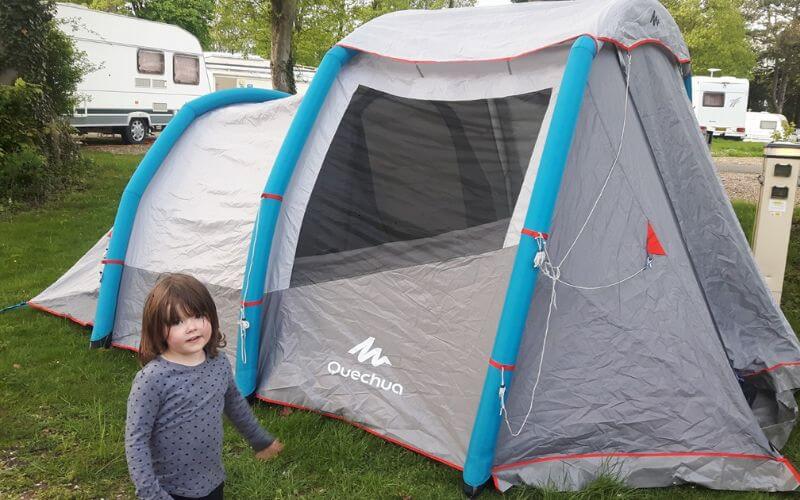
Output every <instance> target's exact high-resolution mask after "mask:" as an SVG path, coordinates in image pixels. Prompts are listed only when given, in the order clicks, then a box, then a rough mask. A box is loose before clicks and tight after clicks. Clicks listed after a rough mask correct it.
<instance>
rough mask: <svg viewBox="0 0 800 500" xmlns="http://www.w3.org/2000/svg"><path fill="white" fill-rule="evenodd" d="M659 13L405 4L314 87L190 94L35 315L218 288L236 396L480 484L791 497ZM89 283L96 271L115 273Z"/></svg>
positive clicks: (124, 333)
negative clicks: (367, 438)
mask: <svg viewBox="0 0 800 500" xmlns="http://www.w3.org/2000/svg"><path fill="white" fill-rule="evenodd" d="M690 81H691V80H690V71H689V54H688V52H687V49H686V46H685V44H684V42H683V40H682V38H681V36H680V33H679V31H678V28H677V26H676V25H675V23H674V21H673V20H672V19H671V17H670V16H669V14H668V12H667V11H666V10H665V9H664V8H663V7H662V6H661V5H660V4H659V3H657V2H655V1H653V0H636V1H628V0H604V1H599V2H598V1H592V2H590V1H572V2H546V3H545V2H543V3H531V4H518V5H508V6H502V7H496V8H480V9H452V10H443V11H433V12H422V11H411V12H400V13H395V14H390V15H386V16H383V17H381V18H378V19H376V20H373V21H371V22H369V23H366V24H365V25H363V26H361V27H360V28H358V29H357V30H356V31H355V32H353V33H352V34H351V35H350V36H348V37H347V38H345V39H344V40H343V41H342V42H340V43H339V44H338V45H337V46H336V47H334V48H333V49H331V51H330V52H329V53H328V55H327V56H326V57H325V59H324V60H323V62H322V64H321V65H320V68H319V70H318V72H317V74H316V76H315V78H314V81H313V82H312V84H311V86H310V88H309V90H308V93H307V94H306V95H305V97H304V98H303V99H302V100H301V99H300V98H298V97H286V98H283V96H282V95H281V94H279V93H274V92H269V91H259V90H253V89H243V90H232V91H223V92H218V93H215V94H211V95H209V96H205V97H202V98H200V99H198V100H196V101H194V102H192V103H190V104H189V105H187V106H185V107H184V108H183V109H182V110H181V111H180V113H179V114H178V115H177V116H176V117H175V119H173V120H172V122H171V123H170V125H169V126H168V127H167V129H166V130H165V131H164V133H163V134H162V135H161V136H160V137H159V138H158V140H157V141H156V143H155V144H154V146H153V147H152V148H151V149H150V151H149V152H148V153H147V155H146V156H145V158H144V159H143V161H142V164H141V165H140V167H139V168H138V169H137V171H136V173H135V174H134V176H133V177H132V179H131V181H130V183H129V185H128V187H127V188H126V190H125V192H124V194H123V196H122V200H121V202H120V207H119V211H118V214H117V217H116V220H115V222H114V228H113V231H112V232H111V233H109V234H108V235H105V236H103V237H102V238H101V239H100V241H99V242H98V243H97V244H96V245H95V247H94V248H92V249H91V250H90V251H89V252H88V253H87V254H86V256H85V257H83V258H82V259H81V260H80V261H79V262H78V263H77V264H75V266H74V267H73V268H72V269H70V270H69V271H68V272H67V273H66V274H65V275H64V276H63V277H62V278H61V279H59V280H58V281H57V282H56V283H54V284H53V285H52V286H51V287H49V288H48V289H47V290H45V291H43V292H42V293H41V294H40V295H39V296H37V297H35V298H33V299H32V300H31V302H30V305H31V306H33V307H37V308H40V309H43V310H46V311H49V312H52V313H54V314H58V315H61V316H66V317H69V318H70V319H73V320H75V321H77V322H79V323H82V324H86V325H93V333H92V343H93V345H96V346H97V345H107V344H108V343H109V342H110V343H111V344H112V345H116V346H118V347H123V348H131V349H135V348H136V347H137V345H138V331H139V327H140V326H139V324H140V314H141V308H142V304H143V301H144V298H145V295H146V293H147V292H148V290H149V289H150V287H152V285H153V284H154V283H155V281H156V280H157V279H158V277H159V276H160V275H161V274H163V273H166V272H187V273H191V274H193V275H195V276H197V277H198V278H200V279H201V280H202V281H204V282H205V283H206V284H207V285H208V286H209V288H210V290H211V291H212V293H213V295H214V297H215V300H216V302H217V305H218V308H219V310H220V319H221V324H222V327H223V330H224V332H226V333H227V336H228V341H229V344H228V345H229V350H228V352H227V354H228V355H229V356H231V358H232V360H233V361H234V362H235V364H236V377H237V383H238V385H239V388H240V390H241V391H242V393H243V394H246V395H249V394H254V395H255V396H256V397H258V398H260V399H262V400H264V401H268V402H271V403H277V404H282V405H287V406H292V407H298V408H305V409H310V410H313V411H317V412H320V413H323V414H325V415H330V416H335V417H336V418H340V419H343V420H346V421H349V422H351V423H353V424H354V425H357V426H359V427H361V428H363V429H364V430H366V431H368V432H371V433H373V434H376V435H378V436H381V437H383V438H385V439H387V440H389V441H391V442H393V443H397V444H399V445H401V446H404V447H406V448H409V449H411V450H414V451H416V452H419V453H421V454H424V455H426V456H429V457H431V458H433V459H435V460H438V461H440V462H442V463H445V464H447V465H449V466H451V467H454V468H456V469H463V473H464V485H465V491H467V493H469V494H474V493H476V492H477V491H479V490H480V488H481V487H482V486H483V485H484V484H485V483H487V482H488V481H489V480H493V481H494V483H495V485H496V486H497V487H498V488H500V489H501V490H505V489H507V488H509V487H510V486H511V485H514V484H530V485H540V486H541V485H547V486H551V487H556V488H560V489H566V490H573V489H579V488H581V487H583V486H584V485H586V484H587V483H588V482H590V481H591V480H592V479H593V478H596V477H598V476H599V475H601V474H606V473H609V472H611V473H613V474H615V475H617V476H618V477H619V478H621V479H623V480H625V481H626V482H627V483H628V484H630V485H633V486H637V487H656V486H667V485H671V484H677V483H684V482H688V483H695V484H699V485H703V486H707V487H710V488H718V489H736V490H739V489H741V490H749V489H753V490H793V489H796V488H797V487H798V485H800V482H799V481H800V475H799V474H798V473H797V472H796V471H795V469H794V468H793V467H792V465H791V464H790V463H789V462H788V460H786V459H785V458H784V457H783V456H782V455H781V454H780V453H779V452H778V451H777V450H778V448H780V447H781V446H782V445H783V444H784V443H785V441H786V439H787V438H788V434H789V432H790V431H791V429H792V426H793V424H794V421H795V417H796V413H797V409H796V405H795V402H794V399H793V390H794V389H795V388H797V387H798V381H800V349H798V347H799V346H798V342H797V339H796V337H795V335H794V333H793V332H792V330H791V328H790V326H789V325H788V323H787V321H786V319H785V318H784V316H783V314H782V313H781V311H780V309H779V307H778V305H777V304H776V303H775V302H774V301H773V300H772V298H771V295H770V293H769V292H768V290H767V289H766V287H765V285H764V283H763V280H762V278H761V277H760V275H759V272H758V270H757V268H756V266H755V264H754V262H753V259H752V258H751V256H750V253H749V248H748V245H747V241H746V238H745V236H744V234H743V233H742V230H741V228H740V226H739V224H738V221H737V219H736V217H735V214H734V212H733V210H732V208H731V206H730V203H729V201H728V199H727V197H726V195H725V193H724V191H723V189H722V186H721V183H720V181H719V179H718V177H717V176H716V174H715V172H714V169H713V165H712V163H711V159H710V157H709V155H708V151H707V149H706V147H705V143H704V140H703V138H702V137H701V135H700V133H699V127H698V125H697V123H696V121H695V119H694V116H693V114H692V109H691V105H690V102H689V100H688V98H687V91H689V90H690V89H689V88H688V87H689V86H690ZM101 273H102V277H101Z"/></svg>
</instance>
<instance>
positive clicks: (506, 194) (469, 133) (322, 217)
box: [292, 86, 551, 286]
mask: <svg viewBox="0 0 800 500" xmlns="http://www.w3.org/2000/svg"><path fill="white" fill-rule="evenodd" d="M550 95H551V90H550V89H546V90H541V91H538V92H531V93H528V94H523V95H516V96H510V97H504V98H498V99H481V100H473V101H432V100H431V101H428V100H418V99H408V98H403V97H397V96H394V95H390V94H387V93H384V92H380V91H377V90H374V89H371V88H367V87H364V86H360V87H358V89H357V90H356V92H355V93H354V95H353V97H352V99H351V101H350V104H349V105H348V107H347V110H346V111H345V114H344V116H343V117H342V120H341V122H340V124H339V128H338V129H337V131H336V134H335V135H334V138H333V141H332V142H331V145H330V148H329V149H328V153H327V155H326V157H325V160H324V162H323V164H322V168H321V170H320V173H319V176H318V177H317V181H316V184H315V186H314V190H313V192H312V194H311V198H310V200H309V203H308V207H307V209H306V213H305V217H304V220H303V225H302V228H301V231H300V238H299V240H298V245H297V252H296V255H295V264H294V269H293V272H292V286H300V285H304V284H309V283H319V282H323V281H330V280H334V279H342V278H347V277H352V276H359V275H364V274H369V273H374V272H380V271H386V270H390V269H396V268H400V267H406V266H410V265H418V264H424V263H429V262H437V261H443V260H447V259H451V258H455V257H462V256H465V255H474V254H478V253H484V252H488V251H492V250H497V249H499V248H501V247H502V244H503V240H504V238H505V233H506V230H507V227H508V222H509V219H510V217H511V214H512V212H513V210H514V205H515V204H516V201H517V197H518V196H519V192H520V188H521V187H522V180H523V178H524V176H525V171H526V169H527V167H528V163H529V162H530V159H531V154H532V152H533V147H534V144H535V142H536V138H537V136H538V135H539V130H540V128H541V125H542V120H543V119H544V115H545V111H546V110H547V106H548V104H549V102H550Z"/></svg>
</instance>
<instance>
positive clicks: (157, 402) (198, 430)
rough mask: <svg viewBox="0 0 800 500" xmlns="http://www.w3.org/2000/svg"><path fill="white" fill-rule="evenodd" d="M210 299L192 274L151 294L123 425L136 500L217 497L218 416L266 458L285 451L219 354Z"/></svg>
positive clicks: (220, 340) (220, 474)
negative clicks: (261, 421) (262, 423)
mask: <svg viewBox="0 0 800 500" xmlns="http://www.w3.org/2000/svg"><path fill="white" fill-rule="evenodd" d="M224 346H225V340H224V337H223V336H222V334H221V333H220V331H219V320H218V319H217V309H216V307H215V305H214V301H213V299H212V298H211V294H209V293H208V290H207V289H206V287H204V286H203V285H202V284H201V283H200V282H199V281H197V280H196V279H195V278H193V277H191V276H186V275H183V274H172V275H168V276H166V277H165V278H163V279H161V280H160V281H159V282H158V283H157V284H156V286H155V287H154V288H153V290H152V291H151V292H150V295H148V297H147V300H146V302H145V304H144V313H143V315H142V340H141V345H140V346H139V360H140V362H141V364H142V369H141V370H140V371H139V373H137V374H136V377H135V378H134V380H133V387H132V388H131V394H130V396H129V397H128V418H127V422H126V425H125V455H126V456H127V459H128V470H129V471H130V474H131V479H132V480H133V484H134V485H135V486H136V494H137V495H138V496H139V497H140V498H147V499H151V498H157V499H173V498H177V499H182V498H208V499H211V498H220V499H221V498H222V488H223V485H224V481H225V471H224V469H223V467H222V412H223V411H224V412H225V415H227V416H228V418H229V419H230V420H231V422H233V424H234V425H235V426H236V428H237V429H238V431H239V432H240V433H241V434H242V435H243V436H244V437H245V438H246V439H247V441H248V442H249V443H250V446H252V447H253V449H254V450H255V451H256V457H258V458H260V459H264V460H267V459H270V458H272V457H274V456H275V455H277V454H278V453H280V452H281V450H282V449H283V445H282V444H281V443H280V442H279V441H278V440H277V439H275V438H273V437H272V436H271V435H270V434H269V433H268V432H266V431H265V430H264V429H262V428H261V426H260V425H259V424H258V421H257V420H256V418H255V416H253V413H252V411H250V406H249V405H248V404H247V401H245V400H244V398H243V397H242V395H241V394H240V393H239V391H238V389H237V388H236V385H235V384H234V380H233V372H232V370H231V367H230V364H229V362H228V359H227V357H226V356H225V355H224V354H221V353H220V352H219V349H220V348H221V347H224Z"/></svg>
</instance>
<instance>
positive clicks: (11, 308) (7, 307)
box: [0, 301, 28, 314]
mask: <svg viewBox="0 0 800 500" xmlns="http://www.w3.org/2000/svg"><path fill="white" fill-rule="evenodd" d="M27 305H28V303H27V302H26V301H22V302H19V303H18V304H14V305H10V306H6V307H4V308H2V309H0V314H2V313H4V312H8V311H13V310H14V309H19V308H20V307H25V306H27Z"/></svg>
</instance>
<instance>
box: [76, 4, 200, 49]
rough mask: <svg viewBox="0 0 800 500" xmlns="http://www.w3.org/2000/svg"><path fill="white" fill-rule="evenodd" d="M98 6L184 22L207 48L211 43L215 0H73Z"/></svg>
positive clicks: (181, 23) (159, 19)
mask: <svg viewBox="0 0 800 500" xmlns="http://www.w3.org/2000/svg"><path fill="white" fill-rule="evenodd" d="M72 2H73V3H78V4H81V5H86V6H87V7H89V8H92V9H95V10H102V11H106V12H112V13H115V14H125V15H133V16H136V17H140V18H142V19H149V20H150V21H158V22H162V23H167V24H174V25H175V26H180V27H181V28H183V29H185V30H186V31H188V32H189V33H191V34H193V35H194V36H196V37H197V39H198V40H199V41H200V45H202V46H203V48H204V49H207V48H209V47H210V46H211V23H212V21H213V19H214V0H72Z"/></svg>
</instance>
